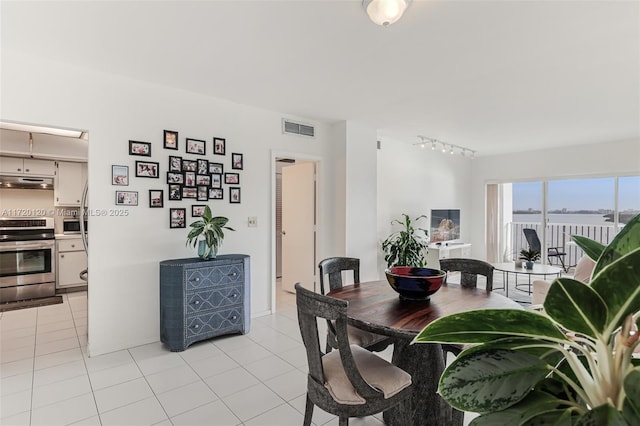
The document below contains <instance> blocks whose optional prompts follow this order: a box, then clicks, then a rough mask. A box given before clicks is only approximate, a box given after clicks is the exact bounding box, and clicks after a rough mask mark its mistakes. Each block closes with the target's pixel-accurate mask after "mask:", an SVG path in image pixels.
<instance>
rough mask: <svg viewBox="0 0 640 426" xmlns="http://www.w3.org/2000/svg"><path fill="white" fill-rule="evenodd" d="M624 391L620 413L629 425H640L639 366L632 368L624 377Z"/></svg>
mask: <svg viewBox="0 0 640 426" xmlns="http://www.w3.org/2000/svg"><path fill="white" fill-rule="evenodd" d="M624 391H625V393H626V398H625V400H624V403H623V406H622V415H623V417H624V418H625V419H626V420H627V422H628V423H629V424H630V425H634V426H637V425H640V368H634V369H633V370H632V371H631V372H630V373H628V374H627V376H626V377H625V378H624Z"/></svg>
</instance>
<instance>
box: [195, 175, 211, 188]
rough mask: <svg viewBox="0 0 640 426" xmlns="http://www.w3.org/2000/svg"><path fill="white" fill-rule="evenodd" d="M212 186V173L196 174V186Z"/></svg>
mask: <svg viewBox="0 0 640 426" xmlns="http://www.w3.org/2000/svg"><path fill="white" fill-rule="evenodd" d="M201 185H204V186H211V175H196V186H201Z"/></svg>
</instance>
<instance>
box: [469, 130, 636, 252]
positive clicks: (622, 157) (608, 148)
mask: <svg viewBox="0 0 640 426" xmlns="http://www.w3.org/2000/svg"><path fill="white" fill-rule="evenodd" d="M638 174H640V140H629V141H618V142H606V143H601V144H593V145H580V146H574V147H565V148H557V149H549V150H544V151H530V152H521V153H517V154H506V155H495V156H490V157H478V158H476V159H475V160H474V161H473V174H472V179H471V181H470V183H471V186H470V188H469V194H470V196H471V197H472V199H473V205H472V207H473V209H472V216H473V217H474V220H473V222H472V224H471V225H472V226H471V229H470V231H471V234H469V237H470V242H471V243H472V244H473V246H472V253H473V256H474V257H478V258H480V259H483V258H484V257H485V245H484V241H485V233H484V232H485V226H484V224H485V220H484V218H485V217H486V213H485V210H486V209H485V200H484V194H485V185H486V184H487V183H489V182H515V181H526V180H539V179H550V178H553V179H563V178H567V179H568V178H579V177H597V176H614V175H638Z"/></svg>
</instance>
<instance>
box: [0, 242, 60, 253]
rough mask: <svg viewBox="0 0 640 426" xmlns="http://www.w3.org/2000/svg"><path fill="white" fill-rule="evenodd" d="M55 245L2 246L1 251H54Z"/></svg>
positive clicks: (20, 244)
mask: <svg viewBox="0 0 640 426" xmlns="http://www.w3.org/2000/svg"><path fill="white" fill-rule="evenodd" d="M53 247H54V243H51V244H43V243H18V244H10V245H5V244H0V252H1V251H24V250H38V249H45V250H47V249H52V250H53Z"/></svg>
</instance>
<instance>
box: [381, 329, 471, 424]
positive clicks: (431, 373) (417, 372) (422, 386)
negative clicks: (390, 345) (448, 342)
mask: <svg viewBox="0 0 640 426" xmlns="http://www.w3.org/2000/svg"><path fill="white" fill-rule="evenodd" d="M409 343H410V340H398V341H396V342H395V344H394V349H393V363H394V364H395V365H397V366H398V367H400V368H402V369H403V370H405V371H406V372H407V373H409V374H411V382H412V383H413V396H412V400H411V404H410V406H411V409H410V410H401V408H400V407H394V408H392V409H391V410H388V411H385V412H384V415H383V416H384V421H385V424H387V425H391V426H411V425H413V426H424V425H447V426H462V423H463V421H462V420H463V416H464V415H463V413H461V412H459V411H457V410H454V409H453V408H452V407H451V406H450V405H449V404H447V402H446V401H445V400H444V399H442V398H441V397H440V395H438V394H437V393H436V391H437V390H438V381H439V380H440V375H441V374H442V371H443V370H444V366H445V365H444V357H443V353H442V346H440V345H439V344H434V343H419V344H415V345H410V344H409Z"/></svg>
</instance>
